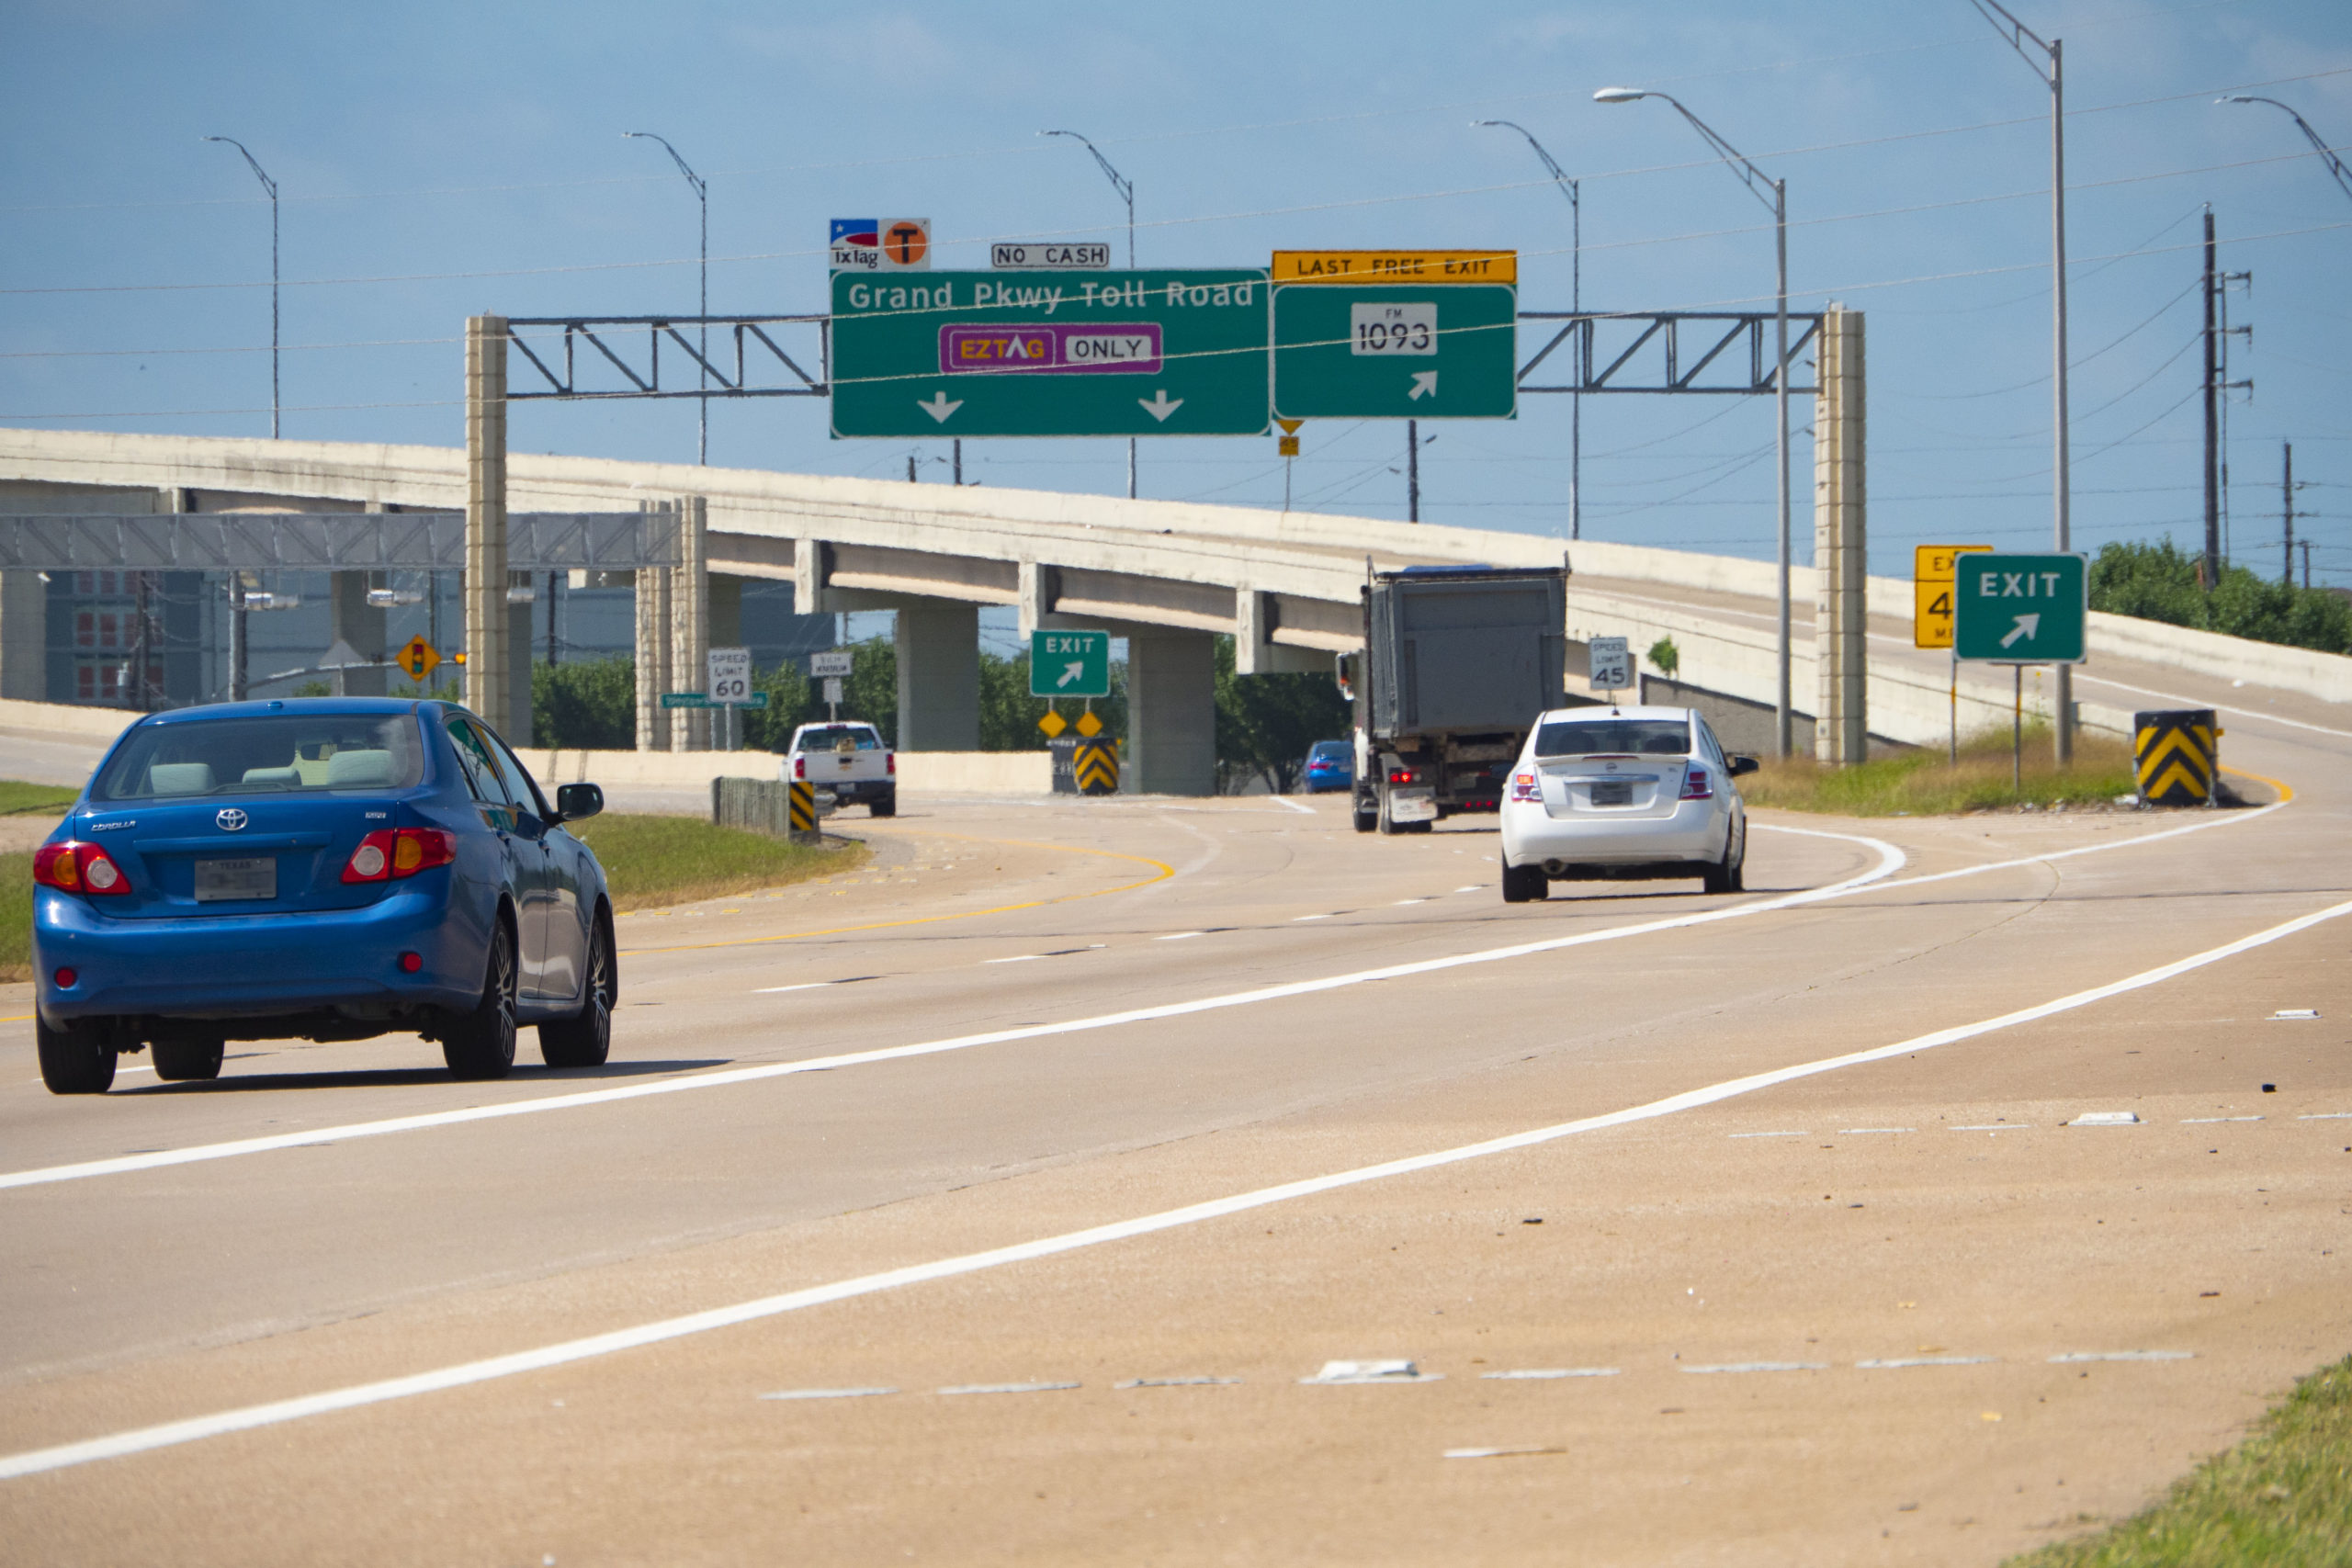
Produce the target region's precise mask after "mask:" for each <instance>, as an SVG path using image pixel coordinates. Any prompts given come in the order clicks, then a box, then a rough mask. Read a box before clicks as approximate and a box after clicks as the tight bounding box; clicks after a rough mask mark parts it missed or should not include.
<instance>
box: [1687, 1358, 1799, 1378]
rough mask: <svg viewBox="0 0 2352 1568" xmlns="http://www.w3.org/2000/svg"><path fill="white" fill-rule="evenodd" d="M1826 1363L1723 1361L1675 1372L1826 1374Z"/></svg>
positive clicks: (1705, 1374)
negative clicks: (1709, 1365)
mask: <svg viewBox="0 0 2352 1568" xmlns="http://www.w3.org/2000/svg"><path fill="white" fill-rule="evenodd" d="M1828 1370H1829V1363H1828V1362H1826V1361H1724V1362H1720V1363H1718V1364H1716V1365H1714V1366H1712V1367H1677V1368H1676V1369H1675V1371H1682V1372H1694V1373H1696V1374H1698V1375H1700V1376H1702V1377H1704V1376H1707V1375H1708V1374H1710V1373H1713V1372H1826V1371H1828Z"/></svg>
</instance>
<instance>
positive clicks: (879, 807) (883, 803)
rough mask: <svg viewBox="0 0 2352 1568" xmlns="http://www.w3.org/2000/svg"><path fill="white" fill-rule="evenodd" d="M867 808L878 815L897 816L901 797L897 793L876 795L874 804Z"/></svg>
mask: <svg viewBox="0 0 2352 1568" xmlns="http://www.w3.org/2000/svg"><path fill="white" fill-rule="evenodd" d="M865 809H866V810H867V811H869V812H871V813H872V814H873V815H875V816H876V817H896V816H897V815H898V814H899V797H898V796H897V795H895V794H893V795H876V796H875V797H874V804H872V805H871V806H868V807H866V808H865Z"/></svg>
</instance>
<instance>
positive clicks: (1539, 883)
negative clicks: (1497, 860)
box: [1503, 861, 1552, 904]
mask: <svg viewBox="0 0 2352 1568" xmlns="http://www.w3.org/2000/svg"><path fill="white" fill-rule="evenodd" d="M1551 892H1552V888H1551V885H1550V884H1549V883H1548V882H1546V881H1545V880H1544V868H1543V867H1542V866H1540V865H1513V864H1511V863H1510V862H1509V861H1505V862H1503V902H1504V903H1506V904H1538V903H1541V902H1543V901H1544V899H1545V898H1547V897H1551Z"/></svg>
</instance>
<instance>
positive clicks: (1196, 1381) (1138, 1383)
mask: <svg viewBox="0 0 2352 1568" xmlns="http://www.w3.org/2000/svg"><path fill="white" fill-rule="evenodd" d="M1240 1381H1241V1380H1240V1379H1239V1378H1206V1377H1204V1378H1129V1379H1128V1380H1127V1381H1126V1382H1115V1383H1113V1384H1112V1385H1111V1386H1112V1387H1113V1388H1223V1387H1225V1386H1227V1385H1228V1384H1231V1383H1238V1382H1240Z"/></svg>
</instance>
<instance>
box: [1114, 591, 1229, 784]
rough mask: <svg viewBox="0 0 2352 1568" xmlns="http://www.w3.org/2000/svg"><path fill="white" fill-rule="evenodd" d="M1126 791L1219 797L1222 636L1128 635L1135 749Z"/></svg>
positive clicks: (1125, 774) (1147, 631) (1129, 756)
mask: <svg viewBox="0 0 2352 1568" xmlns="http://www.w3.org/2000/svg"><path fill="white" fill-rule="evenodd" d="M1119 787H1120V789H1121V790H1123V791H1125V792H1128V793H1132V794H1143V795H1215V794H1216V637H1215V636H1214V634H1212V633H1209V632H1193V631H1178V630H1172V629H1170V628H1168V627H1163V626H1152V627H1143V626H1137V627H1136V628H1134V629H1133V630H1131V631H1130V632H1129V633H1128V634H1127V746H1126V752H1125V756H1124V757H1123V758H1122V759H1121V761H1120V766H1119Z"/></svg>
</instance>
